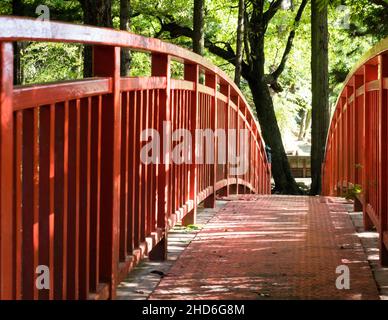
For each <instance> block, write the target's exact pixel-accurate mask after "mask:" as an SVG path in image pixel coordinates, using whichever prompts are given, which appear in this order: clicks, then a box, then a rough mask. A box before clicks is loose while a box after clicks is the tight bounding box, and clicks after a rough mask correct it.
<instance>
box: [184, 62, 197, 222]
mask: <svg viewBox="0 0 388 320" xmlns="http://www.w3.org/2000/svg"><path fill="white" fill-rule="evenodd" d="M184 72H185V74H184V76H185V80H187V81H191V82H193V83H194V92H193V93H192V100H191V106H190V132H191V138H192V146H191V164H190V181H189V184H190V200H191V201H193V208H192V210H191V211H190V212H188V213H187V214H186V215H185V216H184V217H183V221H182V224H183V225H184V226H187V225H190V224H195V223H196V219H197V164H196V154H197V140H196V134H195V130H196V129H197V127H198V97H199V93H198V83H199V66H198V64H185V70H184Z"/></svg>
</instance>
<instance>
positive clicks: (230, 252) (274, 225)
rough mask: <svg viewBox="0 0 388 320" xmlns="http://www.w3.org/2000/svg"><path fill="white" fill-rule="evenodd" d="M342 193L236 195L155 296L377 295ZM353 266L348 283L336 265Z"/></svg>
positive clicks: (252, 297)
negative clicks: (346, 285) (341, 284)
mask: <svg viewBox="0 0 388 320" xmlns="http://www.w3.org/2000/svg"><path fill="white" fill-rule="evenodd" d="M346 210H347V204H346V203H345V202H344V201H343V200H338V199H331V198H319V197H315V198H312V197H288V196H252V195H250V196H239V197H236V198H235V200H234V201H230V202H229V203H228V204H227V205H226V206H225V207H224V208H223V209H221V210H220V212H219V213H218V214H217V215H215V216H214V217H213V219H212V220H211V221H210V222H209V223H208V224H207V225H206V226H205V227H204V228H203V230H201V231H200V232H199V233H198V234H197V236H196V238H195V239H194V240H193V241H192V242H191V244H190V245H189V246H188V248H187V249H186V250H185V251H184V252H183V253H182V255H181V256H180V257H179V259H178V260H177V262H176V263H175V265H174V266H173V267H172V268H171V269H170V271H169V272H168V274H167V275H166V276H165V277H164V278H163V279H162V281H161V282H160V284H159V285H158V287H157V288H156V290H155V291H154V292H153V294H152V295H151V297H150V298H151V299H378V293H377V289H376V285H375V282H374V280H373V277H372V273H371V271H370V268H369V265H368V262H367V259H366V257H365V254H364V251H363V249H362V247H361V244H360V241H359V239H358V238H357V236H356V235H355V230H354V227H353V224H352V222H351V220H350V218H349V215H348V213H347V212H346ZM340 265H347V266H348V267H349V269H350V285H351V289H350V290H338V289H337V288H336V285H335V284H336V279H337V277H338V276H339V275H338V274H336V268H337V267H338V266H340Z"/></svg>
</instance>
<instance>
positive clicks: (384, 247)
mask: <svg viewBox="0 0 388 320" xmlns="http://www.w3.org/2000/svg"><path fill="white" fill-rule="evenodd" d="M386 78H388V55H380V56H379V83H380V97H379V99H380V103H379V105H380V108H379V119H380V120H379V122H380V128H379V133H380V134H379V162H378V163H379V189H378V199H379V211H380V214H379V217H380V226H379V227H380V228H379V229H380V262H381V265H383V266H388V243H387V242H385V241H384V239H387V223H388V218H387V215H388V200H387V194H388V183H387V179H388V165H387V161H388V155H387V152H388V143H387V136H388V110H387V109H388V94H387V90H385V89H384V79H386Z"/></svg>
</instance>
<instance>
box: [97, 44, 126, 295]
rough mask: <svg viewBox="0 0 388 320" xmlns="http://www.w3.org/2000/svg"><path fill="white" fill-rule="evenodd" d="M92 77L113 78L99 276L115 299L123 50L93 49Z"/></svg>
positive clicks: (104, 139) (104, 138)
mask: <svg viewBox="0 0 388 320" xmlns="http://www.w3.org/2000/svg"><path fill="white" fill-rule="evenodd" d="M93 74H94V76H95V77H111V78H112V93H111V94H109V95H107V96H106V97H104V100H103V105H104V108H105V111H104V121H102V132H103V134H102V135H101V146H102V150H104V151H103V152H102V153H101V179H102V183H101V213H100V214H101V216H100V223H101V224H100V225H101V229H100V239H101V240H100V241H101V242H102V245H101V247H100V250H101V251H100V276H101V280H102V281H103V282H106V283H109V292H110V298H111V299H114V298H115V296H116V286H117V284H118V283H117V275H118V264H119V251H118V250H119V226H120V221H119V219H120V216H119V213H120V207H119V204H120V152H121V150H120V145H121V143H120V131H121V129H120V124H121V106H120V47H110V46H94V48H93Z"/></svg>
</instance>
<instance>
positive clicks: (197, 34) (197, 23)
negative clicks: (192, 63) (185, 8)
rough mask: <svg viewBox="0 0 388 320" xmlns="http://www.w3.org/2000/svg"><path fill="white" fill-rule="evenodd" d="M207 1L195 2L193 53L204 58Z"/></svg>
mask: <svg viewBox="0 0 388 320" xmlns="http://www.w3.org/2000/svg"><path fill="white" fill-rule="evenodd" d="M204 29H205V0H194V19H193V36H192V38H193V51H194V52H195V53H198V54H199V55H201V56H203V50H204V46H205V33H204Z"/></svg>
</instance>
